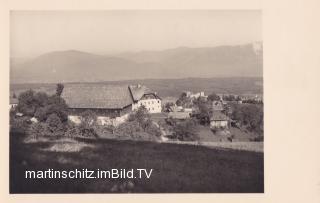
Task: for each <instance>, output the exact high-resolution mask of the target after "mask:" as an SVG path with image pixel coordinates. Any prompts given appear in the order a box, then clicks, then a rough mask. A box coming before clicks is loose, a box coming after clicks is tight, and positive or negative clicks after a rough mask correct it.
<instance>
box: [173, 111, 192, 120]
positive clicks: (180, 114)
mask: <svg viewBox="0 0 320 203" xmlns="http://www.w3.org/2000/svg"><path fill="white" fill-rule="evenodd" d="M168 118H173V119H187V118H190V113H189V112H169V113H168Z"/></svg>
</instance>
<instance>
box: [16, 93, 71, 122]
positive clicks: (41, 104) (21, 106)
mask: <svg viewBox="0 0 320 203" xmlns="http://www.w3.org/2000/svg"><path fill="white" fill-rule="evenodd" d="M18 99H19V102H18V105H17V111H18V112H21V113H23V114H24V115H26V116H30V117H36V118H37V119H38V120H39V121H46V120H47V118H48V117H49V116H50V115H51V114H53V113H55V114H56V115H57V116H58V117H59V118H60V120H61V121H62V122H66V121H67V120H68V114H67V109H68V106H67V104H66V102H65V100H64V99H63V98H61V97H59V96H57V95H52V96H49V95H47V94H46V93H45V92H37V93H36V92H34V91H33V90H28V91H26V92H23V93H21V94H20V95H19V98H18Z"/></svg>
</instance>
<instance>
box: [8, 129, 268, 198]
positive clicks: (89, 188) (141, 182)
mask: <svg viewBox="0 0 320 203" xmlns="http://www.w3.org/2000/svg"><path fill="white" fill-rule="evenodd" d="M24 138H25V137H24V135H23V134H11V135H10V193H83V192H84V193H110V192H119V191H114V190H113V188H114V186H115V185H119V184H122V183H123V182H124V181H126V180H110V179H25V178H24V173H25V170H46V169H49V168H51V169H54V170H67V169H76V168H77V169H82V168H88V169H98V168H99V169H101V170H107V169H110V168H119V169H120V168H146V169H154V172H153V173H152V176H151V178H150V179H133V180H130V181H132V183H133V185H134V186H133V187H132V188H131V190H130V191H129V192H134V193H184V192H195V193H211V192H213V193H227V192H228V193H229V192H232V193H261V192H264V167H263V159H264V158H263V153H256V152H247V151H236V150H219V149H210V148H206V147H201V146H192V145H177V144H166V143H152V142H142V141H119V140H107V139H103V140H101V139H97V140H94V139H92V140H73V142H72V143H74V144H76V146H84V147H83V148H81V149H80V150H79V151H74V152H72V151H63V150H60V151H59V150H57V149H59V148H57V146H59V142H57V141H53V142H48V141H46V142H30V143H24V142H23V139H24ZM64 143H66V142H64ZM60 145H61V143H60ZM53 149H55V150H53ZM60 149H65V148H60ZM120 192H121V191H120ZM122 192H123V191H122ZM124 192H128V191H124Z"/></svg>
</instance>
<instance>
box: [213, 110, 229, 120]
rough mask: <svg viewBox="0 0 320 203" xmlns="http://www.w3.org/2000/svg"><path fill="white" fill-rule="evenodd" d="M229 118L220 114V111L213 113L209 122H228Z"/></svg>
mask: <svg viewBox="0 0 320 203" xmlns="http://www.w3.org/2000/svg"><path fill="white" fill-rule="evenodd" d="M228 120H229V117H228V116H226V115H224V114H223V113H221V112H220V111H213V112H212V115H211V117H210V121H228Z"/></svg>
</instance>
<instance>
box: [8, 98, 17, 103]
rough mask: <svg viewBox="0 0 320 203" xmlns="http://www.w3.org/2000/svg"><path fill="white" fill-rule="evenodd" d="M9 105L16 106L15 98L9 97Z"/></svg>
mask: <svg viewBox="0 0 320 203" xmlns="http://www.w3.org/2000/svg"><path fill="white" fill-rule="evenodd" d="M9 99H10V104H18V102H19V100H18V99H17V98H13V97H10V98H9Z"/></svg>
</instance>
